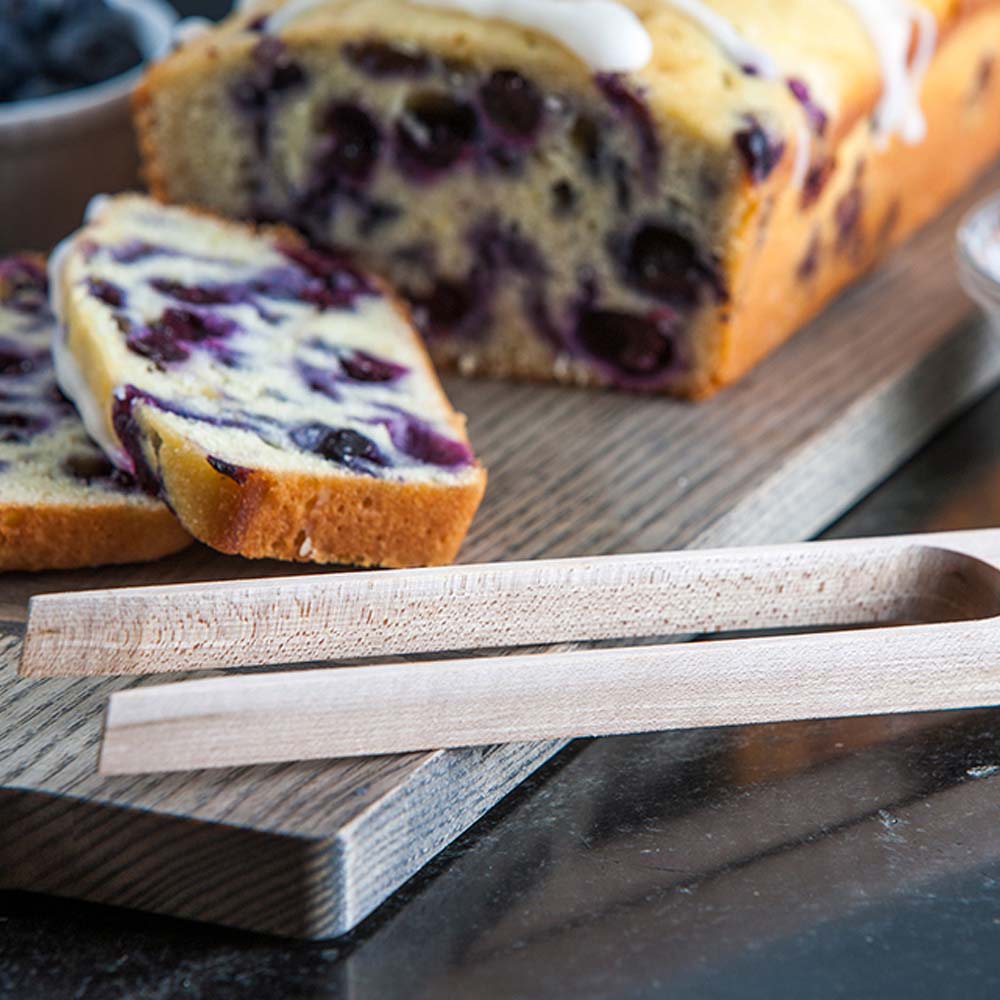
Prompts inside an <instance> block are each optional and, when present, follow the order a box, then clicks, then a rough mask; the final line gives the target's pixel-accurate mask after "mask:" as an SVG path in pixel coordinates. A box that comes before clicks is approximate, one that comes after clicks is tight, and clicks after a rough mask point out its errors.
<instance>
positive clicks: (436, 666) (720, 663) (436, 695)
mask: <svg viewBox="0 0 1000 1000" xmlns="http://www.w3.org/2000/svg"><path fill="white" fill-rule="evenodd" d="M973 539H975V540H973ZM957 540H958V541H959V544H963V543H964V546H965V548H966V550H967V551H971V552H972V553H975V556H978V558H976V557H974V556H973V555H968V554H965V553H962V552H956V551H953V550H949V548H948V544H949V537H948V535H947V534H937V535H925V536H919V535H917V536H904V537H899V538H869V539H865V540H864V541H861V542H855V541H840V542H814V543H812V544H806V545H780V546H768V547H760V548H744V549H731V550H727V549H723V550H719V551H707V552H675V553H669V554H659V555H657V554H650V555H646V556H604V557H596V558H593V559H590V560H539V561H537V562H535V563H511V564H507V565H506V566H504V565H491V566H482V567H469V568H466V569H465V570H459V571H444V572H435V573H434V574H431V575H428V574H414V573H412V572H404V573H397V574H388V575H385V576H383V577H381V578H380V579H381V580H382V581H383V582H385V583H386V586H387V587H388V590H389V594H390V595H391V599H390V601H389V605H388V606H389V608H391V609H399V610H398V612H397V614H396V616H395V617H392V616H391V611H390V610H385V612H384V613H385V614H386V616H387V617H386V618H384V619H382V618H381V615H382V614H383V609H382V608H378V610H377V611H376V612H375V613H376V616H378V617H379V619H380V620H381V621H384V622H385V624H386V628H387V631H388V632H389V633H390V634H393V633H394V630H395V638H396V647H398V648H400V651H403V652H410V651H413V650H418V651H419V650H422V649H424V648H432V649H437V648H444V649H453V648H456V647H461V646H462V645H463V644H466V643H465V639H466V637H467V636H468V634H469V629H470V628H471V627H473V626H471V625H470V626H466V627H465V628H462V627H461V625H462V623H463V622H464V620H465V619H466V618H469V619H470V620H471V622H474V623H478V624H480V625H481V626H483V629H482V631H481V632H476V633H474V634H476V635H477V638H478V639H480V640H482V641H481V642H480V643H477V644H481V645H488V644H494V645H513V644H514V643H512V642H511V639H512V638H514V637H517V638H521V637H528V638H530V639H531V640H532V641H542V640H546V639H548V638H549V637H550V636H552V635H556V636H557V637H570V638H572V637H574V636H576V635H577V634H578V635H579V637H580V638H586V637H587V634H588V633H587V627H588V622H592V623H593V624H592V628H593V633H594V637H596V638H603V637H606V636H607V635H608V634H611V635H621V634H626V633H623V632H622V631H621V630H622V629H623V628H626V629H627V630H628V632H627V634H646V632H641V633H640V632H639V628H640V627H645V629H646V631H647V632H649V633H651V634H656V632H657V631H659V632H661V633H663V634H667V633H675V634H676V633H680V634H681V635H683V634H684V633H691V632H722V631H736V630H747V629H750V630H761V629H781V628H784V629H788V628H789V627H790V626H807V627H808V626H817V625H818V626H823V627H829V626H840V627H843V626H844V625H846V624H869V625H871V624H876V623H879V622H886V621H888V622H890V623H897V622H899V621H902V620H907V619H909V620H913V619H918V618H921V617H927V618H929V619H930V620H934V619H935V618H937V617H940V618H943V619H944V620H945V621H948V622H950V624H939V623H938V624H924V625H918V626H915V627H910V628H901V627H898V626H895V627H893V625H890V627H882V628H867V629H862V630H858V631H839V632H836V633H829V632H826V633H819V634H816V633H812V634H805V635H803V634H798V635H782V636H774V637H761V638H742V639H735V640H728V641H722V642H714V643H708V644H705V643H702V644H700V645H699V644H688V645H683V644H682V645H678V644H673V645H647V646H638V647H636V646H627V647H624V648H613V649H598V650H593V649H591V650H586V651H580V652H569V653H563V654H556V653H552V654H548V655H538V654H535V655H527V656H525V655H521V656H491V657H480V658H478V659H461V658H449V659H444V660H424V661H416V662H414V661H410V662H406V663H398V664H390V665H385V666H371V665H369V666H364V667H357V668H355V669H353V670H348V669H343V668H336V669H332V670H329V669H328V670H308V671H297V672H290V671H274V672H268V673H264V674H256V675H253V676H244V677H215V678H208V679H205V680H195V681H186V682H182V683H179V684H166V685H157V686H154V687H146V688H139V689H136V690H132V691H119V692H116V693H115V694H113V695H112V696H111V700H110V704H109V707H108V713H107V721H106V723H105V729H104V738H103V743H102V748H101V759H100V771H101V773H102V774H143V773H150V772H161V771H181V770H194V769H201V768H216V767H233V766H240V765H246V764H262V763H277V762H281V761H296V760H319V759H324V758H335V757H364V756H368V757H370V756H378V755H383V754H390V753H406V752H412V751H417V750H433V749H440V748H453V747H468V746H486V745H489V744H493V743H511V742H518V741H526V740H543V739H568V738H574V737H583V736H606V735H612V734H622V733H639V732H650V731H653V730H664V729H693V728H699V727H707V726H727V725H735V724H747V723H759V722H777V721H788V720H793V719H816V718H832V717H841V716H854V715H876V714H889V713H901V712H922V711H935V710H941V709H954V708H971V707H977V706H982V705H991V704H995V703H997V702H1000V669H998V668H997V666H996V663H995V650H996V648H997V646H998V645H1000V621H998V620H997V617H996V616H997V615H998V614H1000V568H998V567H997V566H996V565H995V564H990V563H989V562H987V561H986V560H987V559H989V557H990V555H991V554H992V553H995V552H997V551H998V550H1000V529H988V530H985V531H980V532H974V533H968V532H965V533H960V534H959V536H958V539H957ZM976 541H978V543H979V544H978V545H977V544H976ZM362 579H363V578H361V579H359V578H357V577H355V576H345V577H342V578H341V579H340V581H339V583H340V584H341V585H342V586H341V588H340V590H341V591H346V593H345V594H343V595H342V597H343V600H344V602H345V603H347V604H350V602H351V600H352V599H353V598H355V597H356V596H357V591H358V584H360V583H361V580H362ZM442 580H449V581H450V584H449V585H448V586H445V587H442V586H440V584H441V582H442ZM429 581H433V585H432V586H430V587H428V586H427V584H428V582H429ZM266 590H267V592H268V593H270V591H271V587H270V586H268V587H267V588H266ZM428 590H430V591H431V594H432V596H431V597H428V594H427V591H428ZM182 592H183V594H184V595H185V601H187V599H188V598H187V595H188V592H187V591H186V590H183V591H182ZM469 594H475V595H478V596H477V598H476V599H474V600H472V601H469V600H468V599H467V595H469ZM275 596H276V595H273V594H272V595H271V605H270V606H269V607H273V605H274V601H275ZM379 596H381V595H379ZM370 597H371V595H370V594H369V593H368V592H367V590H365V591H364V593H363V596H362V599H361V606H360V607H359V609H358V610H359V611H360V610H362V609H363V607H364V601H365V600H367V599H369V598H370ZM480 598H481V599H480ZM532 602H535V603H536V606H535V607H532V606H531V605H532ZM206 603H207V602H206ZM297 604H298V601H296V602H295V605H297ZM424 604H428V607H430V608H436V609H437V610H438V611H439V615H438V616H433V617H434V618H435V620H436V619H437V618H440V622H439V624H438V628H437V630H435V629H433V628H432V629H431V630H430V631H428V632H422V631H421V630H420V629H419V627H418V626H419V624H420V621H421V618H422V617H423V616H422V615H421V613H420V609H421V608H422V607H423V606H424ZM469 604H471V605H472V608H471V609H470V608H469V607H468V605H469ZM411 605H412V606H415V607H416V611H415V615H414V618H413V619H411V617H410V615H409V614H408V613H407V609H408V608H410V607H411ZM470 611H471V614H469V612H470ZM369 616H370V612H369ZM452 616H454V618H455V619H456V624H457V625H458V626H459V627H458V628H457V629H453V628H452V627H451V623H450V622H449V618H450V617H452ZM986 616H988V617H986ZM512 618H514V619H515V620H516V621H517V623H518V629H519V631H515V633H514V635H513V636H512V634H511V633H510V632H509V631H507V630H506V629H505V624H506V623H507V622H508V621H510V620H511V619H512ZM326 621H327V619H326V617H323V616H321V618H320V628H321V629H322V628H323V626H324V625H325V623H326ZM262 627H263V626H262ZM29 635H30V630H29ZM488 640H494V642H493V643H490V642H489V641H488ZM166 655H169V651H167V652H166ZM803 662H805V663H808V665H809V666H808V668H807V669H803V668H802V663H803Z"/></svg>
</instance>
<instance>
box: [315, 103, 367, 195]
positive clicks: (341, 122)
mask: <svg viewBox="0 0 1000 1000" xmlns="http://www.w3.org/2000/svg"><path fill="white" fill-rule="evenodd" d="M322 127H323V140H322V149H321V152H320V157H319V161H318V163H317V167H316V169H317V170H318V171H319V172H320V173H323V174H326V175H331V176H332V177H334V178H336V179H337V180H341V181H346V182H347V183H350V184H356V185H360V184H364V183H365V182H366V181H367V180H368V179H369V178H370V177H371V175H372V171H373V170H374V169H375V164H376V162H377V161H378V156H379V151H380V149H381V146H382V136H381V133H380V132H379V130H378V126H377V125H376V124H375V122H374V120H373V119H372V117H371V116H370V115H369V114H367V113H366V112H365V111H363V110H362V109H361V108H359V107H358V106H357V105H356V104H349V103H344V102H341V103H337V104H334V105H333V106H332V107H330V108H329V109H328V110H327V111H326V114H325V115H324V116H323V126H322Z"/></svg>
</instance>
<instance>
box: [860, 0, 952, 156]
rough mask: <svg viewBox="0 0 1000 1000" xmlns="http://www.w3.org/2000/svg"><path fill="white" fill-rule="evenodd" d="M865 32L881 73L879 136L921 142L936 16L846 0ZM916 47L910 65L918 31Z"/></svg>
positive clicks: (876, 0) (874, 1) (886, 0)
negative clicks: (922, 91)
mask: <svg viewBox="0 0 1000 1000" xmlns="http://www.w3.org/2000/svg"><path fill="white" fill-rule="evenodd" d="M844 2H845V3H847V4H849V5H850V6H851V7H852V8H853V9H854V11H855V12H856V13H857V15H858V18H859V19H860V20H861V23H862V24H863V25H864V26H865V29H866V30H867V32H868V35H869V37H870V38H871V41H872V45H873V46H874V48H875V53H876V55H877V57H878V62H879V68H880V69H881V71H882V97H881V99H880V101H879V104H878V107H877V108H876V110H875V133H876V135H877V136H878V137H879V138H880V139H882V140H883V141H884V140H885V139H886V138H887V137H888V136H889V135H892V134H897V135H899V136H900V138H901V139H903V141H904V142H908V143H918V142H921V141H922V140H923V138H924V136H925V135H926V134H927V123H926V121H925V119H924V114H923V111H922V109H921V107H920V88H921V85H922V84H923V80H924V75H925V74H926V72H927V67H928V66H929V65H930V62H931V59H932V58H933V56H934V47H935V44H936V41H937V22H936V21H935V19H934V15H933V14H931V12H930V11H929V10H926V9H925V8H923V7H918V6H917V5H916V4H913V3H909V2H908V0H844ZM914 28H915V29H916V33H917V47H916V52H915V54H914V58H913V63H912V66H911V65H910V62H909V54H910V42H911V40H912V38H913V31H914Z"/></svg>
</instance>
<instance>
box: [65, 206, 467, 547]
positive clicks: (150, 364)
mask: <svg viewBox="0 0 1000 1000" xmlns="http://www.w3.org/2000/svg"><path fill="white" fill-rule="evenodd" d="M53 273H54V277H53V283H54V284H55V286H56V287H55V295H56V300H57V301H58V303H59V308H60V312H61V314H62V315H63V317H64V323H65V327H66V338H65V341H64V342H63V343H62V345H61V349H60V351H59V352H58V354H57V359H56V365H57V370H58V372H59V378H60V382H61V384H62V386H63V388H64V390H65V391H66V392H67V393H68V394H69V395H70V396H71V397H72V398H73V399H74V400H75V401H76V403H77V405H78V406H79V407H80V410H81V413H82V414H83V417H84V420H85V422H86V424H87V427H88V429H89V430H90V432H91V434H93V435H94V437H95V438H96V439H97V440H98V441H100V442H101V444H102V445H103V447H104V449H105V451H106V452H107V454H108V455H109V457H110V458H111V459H112V460H113V461H114V463H115V464H116V465H117V466H118V467H119V468H122V469H126V470H128V471H129V472H132V473H134V475H135V476H136V478H137V479H138V480H139V482H140V483H141V484H142V485H143V486H145V487H146V488H147V489H148V490H149V491H151V492H154V493H157V494H159V495H160V496H162V497H163V499H164V500H166V502H167V503H168V504H169V505H170V507H171V509H172V510H174V511H175V512H176V513H177V516H178V518H179V519H180V521H181V523H182V524H183V525H184V527H185V528H187V530H188V531H190V532H191V534H193V535H194V536H195V537H196V538H198V539H200V540H201V541H203V542H205V543H206V544H208V545H211V546H213V547H214V548H216V549H219V550H221V551H223V552H230V553H238V554H240V555H244V556H251V557H272V558H278V559H293V560H310V561H314V562H336V563H351V564H354V565H360V566H376V565H377V566H417V565H425V564H438V563H445V562H448V561H450V560H451V559H453V558H454V556H455V553H456V551H457V550H458V547H459V545H460V544H461V541H462V538H463V537H464V535H465V533H466V530H467V529H468V526H469V523H470V521H471V519H472V516H473V514H474V513H475V510H476V507H477V506H478V504H479V502H480V499H481V498H482V494H483V490H484V487H485V478H486V477H485V472H484V471H483V469H482V468H481V466H480V465H479V464H478V463H477V462H476V460H475V458H474V456H473V454H472V451H471V449H470V447H469V444H468V440H467V438H466V436H465V431H464V420H463V418H462V417H461V416H460V415H458V414H456V413H455V412H454V410H452V408H451V406H450V405H449V403H448V401H447V399H446V398H445V396H444V394H443V393H442V390H441V388H440V386H439V384H438V381H437V378H436V376H435V374H434V370H433V368H432V367H431V365H430V362H429V361H428V359H427V355H426V353H425V351H424V349H423V346H422V344H421V342H420V338H419V337H418V336H417V335H416V333H415V332H414V331H413V329H412V327H411V326H410V323H409V321H408V318H407V316H406V313H405V311H404V310H403V309H402V308H401V307H400V305H399V304H398V302H397V301H396V300H395V299H394V298H393V297H392V296H391V295H390V294H389V293H388V292H387V290H386V289H385V288H384V287H383V286H382V285H381V284H380V283H379V282H378V281H377V280H376V279H374V278H372V277H370V276H369V275H367V274H364V273H362V272H360V271H358V270H356V269H355V268H353V267H352V266H350V265H348V264H346V263H345V262H344V261H343V260H341V259H339V258H337V257H336V256H334V255H332V254H329V253H325V252H321V251H319V250H315V249H311V248H309V247H308V246H307V245H306V244H305V243H304V242H303V241H302V240H301V239H300V238H299V237H297V236H295V235H294V234H293V233H291V232H290V231H286V230H283V229H280V228H268V229H259V230H255V229H253V228H251V227H248V226H242V225H238V224H235V223H228V222H223V221H220V220H218V219H216V218H213V217H210V216H208V215H205V214H202V213H195V212H192V211H188V210H186V209H182V208H170V207H165V206H162V205H159V204H158V203H156V202H154V201H151V200H149V199H147V198H144V197H141V196H138V195H122V196H118V197H116V198H113V199H101V200H99V202H97V203H95V205H94V206H92V210H91V212H90V213H89V216H88V221H87V223H86V225H85V226H84V227H83V228H82V229H81V230H80V231H79V232H78V233H76V234H75V235H74V236H73V237H71V238H70V239H69V240H68V241H67V243H66V244H65V245H64V246H63V248H62V249H61V250H60V253H59V261H58V263H57V265H56V266H55V267H54V268H53Z"/></svg>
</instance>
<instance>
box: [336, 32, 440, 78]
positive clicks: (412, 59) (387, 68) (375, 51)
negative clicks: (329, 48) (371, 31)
mask: <svg viewBox="0 0 1000 1000" xmlns="http://www.w3.org/2000/svg"><path fill="white" fill-rule="evenodd" d="M344 54H345V55H346V56H347V58H348V59H349V60H350V61H351V62H352V63H353V64H354V65H355V66H356V67H357V68H358V69H360V70H361V71H362V72H364V73H367V74H368V75H369V76H375V77H389V76H401V77H409V78H411V79H412V78H413V77H418V76H425V75H426V74H427V73H429V72H430V69H431V60H430V57H429V56H428V55H427V54H426V53H424V52H420V51H418V50H416V49H408V48H403V47H402V46H400V45H393V44H390V43H389V42H380V41H375V40H372V41H366V42H355V43H353V44H351V45H346V46H345V47H344Z"/></svg>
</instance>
